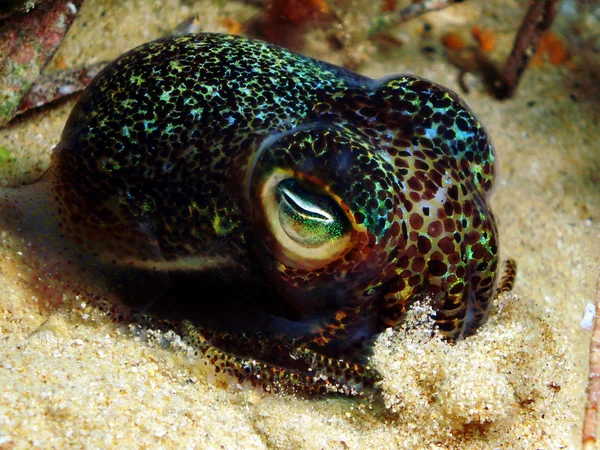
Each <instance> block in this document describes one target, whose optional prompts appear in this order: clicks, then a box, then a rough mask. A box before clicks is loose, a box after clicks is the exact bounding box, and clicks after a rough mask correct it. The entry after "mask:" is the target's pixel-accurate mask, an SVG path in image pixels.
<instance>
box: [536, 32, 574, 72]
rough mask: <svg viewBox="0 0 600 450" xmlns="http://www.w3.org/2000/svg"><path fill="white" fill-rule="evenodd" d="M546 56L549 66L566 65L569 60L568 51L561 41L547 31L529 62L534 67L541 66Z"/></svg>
mask: <svg viewBox="0 0 600 450" xmlns="http://www.w3.org/2000/svg"><path fill="white" fill-rule="evenodd" d="M545 55H548V56H547V58H548V61H550V64H553V65H555V66H559V65H561V64H564V63H566V62H567V61H568V60H569V51H568V50H567V47H566V46H565V44H564V43H563V41H562V39H561V38H559V37H558V36H557V35H556V34H554V33H553V32H551V31H548V32H547V33H546V34H544V36H542V39H541V41H540V44H539V45H538V48H537V51H536V52H535V55H533V58H532V60H531V62H532V64H533V65H534V66H536V67H539V66H541V65H542V62H543V61H544V59H545V58H544V56H545Z"/></svg>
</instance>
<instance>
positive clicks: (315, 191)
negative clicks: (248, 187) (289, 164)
mask: <svg viewBox="0 0 600 450" xmlns="http://www.w3.org/2000/svg"><path fill="white" fill-rule="evenodd" d="M261 203H262V207H263V213H264V217H265V222H266V225H267V229H268V232H269V237H268V239H267V240H266V242H267V245H268V246H269V248H270V251H271V252H272V253H273V255H274V256H275V258H277V260H278V261H279V262H281V263H283V264H285V265H286V266H289V267H293V268H297V269H308V270H310V269H315V268H319V267H323V266H325V265H326V264H328V263H330V262H332V261H333V260H335V259H336V258H338V257H339V256H340V255H342V254H343V253H344V252H345V251H346V250H347V248H348V244H349V242H350V231H351V230H352V223H351V221H350V219H349V218H348V215H347V214H346V213H345V211H344V210H343V209H342V207H341V205H340V200H338V199H336V198H334V197H333V196H332V195H331V194H330V193H328V192H326V191H325V190H323V189H322V188H320V187H318V186H316V185H314V184H312V183H309V182H307V181H304V180H299V179H296V178H292V177H290V176H289V175H285V174H273V175H272V176H271V177H270V178H269V179H268V180H267V181H266V183H265V184H264V185H263V188H262V193H261Z"/></svg>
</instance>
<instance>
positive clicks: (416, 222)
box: [409, 213, 423, 230]
mask: <svg viewBox="0 0 600 450" xmlns="http://www.w3.org/2000/svg"><path fill="white" fill-rule="evenodd" d="M409 222H410V226H411V228H412V229H413V230H420V229H421V227H422V226H423V217H422V216H421V215H420V214H417V213H413V214H411V215H410V219H409Z"/></svg>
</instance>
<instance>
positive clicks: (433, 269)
mask: <svg viewBox="0 0 600 450" xmlns="http://www.w3.org/2000/svg"><path fill="white" fill-rule="evenodd" d="M427 268H428V269H429V273H430V274H431V275H433V276H436V277H441V276H443V275H444V274H445V273H446V270H447V267H446V264H444V263H443V262H441V261H436V260H430V261H428V262H427Z"/></svg>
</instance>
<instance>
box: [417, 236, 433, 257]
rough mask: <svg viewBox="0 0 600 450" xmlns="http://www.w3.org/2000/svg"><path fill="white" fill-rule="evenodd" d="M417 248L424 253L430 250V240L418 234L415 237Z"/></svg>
mask: <svg viewBox="0 0 600 450" xmlns="http://www.w3.org/2000/svg"><path fill="white" fill-rule="evenodd" d="M417 248H418V249H419V253H421V254H422V255H426V254H427V253H429V251H430V250H431V241H430V240H429V239H428V238H427V237H425V236H419V239H417Z"/></svg>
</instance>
